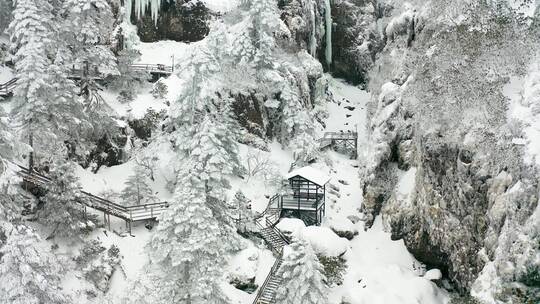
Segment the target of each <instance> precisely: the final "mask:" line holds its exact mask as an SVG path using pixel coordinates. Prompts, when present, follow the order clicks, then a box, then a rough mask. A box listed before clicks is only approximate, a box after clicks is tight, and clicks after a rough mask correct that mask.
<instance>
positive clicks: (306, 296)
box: [276, 238, 328, 304]
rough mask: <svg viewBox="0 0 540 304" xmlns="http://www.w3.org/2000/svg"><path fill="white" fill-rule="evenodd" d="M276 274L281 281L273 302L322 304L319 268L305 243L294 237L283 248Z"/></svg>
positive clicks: (317, 261) (307, 244)
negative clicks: (281, 262)
mask: <svg viewBox="0 0 540 304" xmlns="http://www.w3.org/2000/svg"><path fill="white" fill-rule="evenodd" d="M280 272H281V275H282V276H283V281H282V283H281V286H280V287H279V288H278V290H277V292H276V300H277V303H282V304H326V301H327V298H326V295H327V294H328V288H327V287H326V285H325V283H324V281H325V277H324V274H323V268H322V265H321V263H320V262H319V259H318V258H317V255H316V254H315V252H314V251H313V248H312V247H311V245H310V244H309V243H308V242H307V241H306V240H304V239H301V238H296V239H294V240H293V243H292V244H291V245H290V246H288V247H285V250H284V255H283V264H281V268H280Z"/></svg>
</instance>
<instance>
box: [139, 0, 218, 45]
mask: <svg viewBox="0 0 540 304" xmlns="http://www.w3.org/2000/svg"><path fill="white" fill-rule="evenodd" d="M210 17H211V13H210V12H209V10H208V9H207V8H206V7H205V6H204V4H203V3H201V2H200V1H192V0H173V1H170V2H169V1H165V0H164V1H162V2H161V11H160V13H159V17H158V19H157V22H156V21H154V20H153V18H152V16H151V14H150V12H149V11H147V12H146V13H145V14H144V15H143V16H140V18H137V16H136V15H135V9H133V10H132V13H131V20H134V21H135V25H137V30H138V34H139V37H140V38H141V41H143V42H155V41H159V40H174V41H184V42H194V41H199V40H202V39H203V38H204V37H206V35H207V34H208V31H209V27H208V23H207V21H208V20H209V19H210Z"/></svg>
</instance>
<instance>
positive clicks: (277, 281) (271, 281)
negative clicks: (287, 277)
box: [253, 256, 283, 304]
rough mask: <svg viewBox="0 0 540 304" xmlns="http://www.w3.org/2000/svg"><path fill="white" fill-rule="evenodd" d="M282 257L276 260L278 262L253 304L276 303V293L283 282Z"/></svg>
mask: <svg viewBox="0 0 540 304" xmlns="http://www.w3.org/2000/svg"><path fill="white" fill-rule="evenodd" d="M281 257H282V256H279V257H278V258H276V262H275V263H274V265H273V266H272V269H271V270H270V273H269V274H268V276H267V277H266V280H265V281H264V284H263V285H262V286H261V288H260V289H259V292H258V293H257V297H256V298H255V301H254V302H253V304H274V303H276V299H275V298H276V292H277V290H278V288H279V286H280V285H281V282H282V281H283V278H282V276H281V273H280V271H279V270H280V267H281V264H282V263H283V260H282V259H281Z"/></svg>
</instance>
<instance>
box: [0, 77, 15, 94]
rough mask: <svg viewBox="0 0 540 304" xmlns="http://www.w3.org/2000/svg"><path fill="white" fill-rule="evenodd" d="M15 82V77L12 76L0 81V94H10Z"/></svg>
mask: <svg viewBox="0 0 540 304" xmlns="http://www.w3.org/2000/svg"><path fill="white" fill-rule="evenodd" d="M16 82H17V78H13V79H11V80H9V81H8V82H6V83H1V84H0V96H7V95H9V94H11V93H12V92H13V90H14V89H15V85H16Z"/></svg>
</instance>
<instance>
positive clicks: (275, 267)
mask: <svg viewBox="0 0 540 304" xmlns="http://www.w3.org/2000/svg"><path fill="white" fill-rule="evenodd" d="M282 258H283V252H280V253H279V255H278V256H277V257H276V261H275V262H274V264H273V265H272V268H271V269H270V273H268V275H267V276H266V279H265V280H264V283H263V284H262V285H261V287H259V291H258V292H257V296H256V297H255V300H254V301H253V304H257V302H258V301H259V299H260V298H261V296H262V294H263V291H264V290H265V289H266V286H267V285H268V283H269V282H270V279H271V278H272V276H273V275H274V274H276V273H277V271H278V269H279V267H280V266H281V263H282V262H283V260H282Z"/></svg>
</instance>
